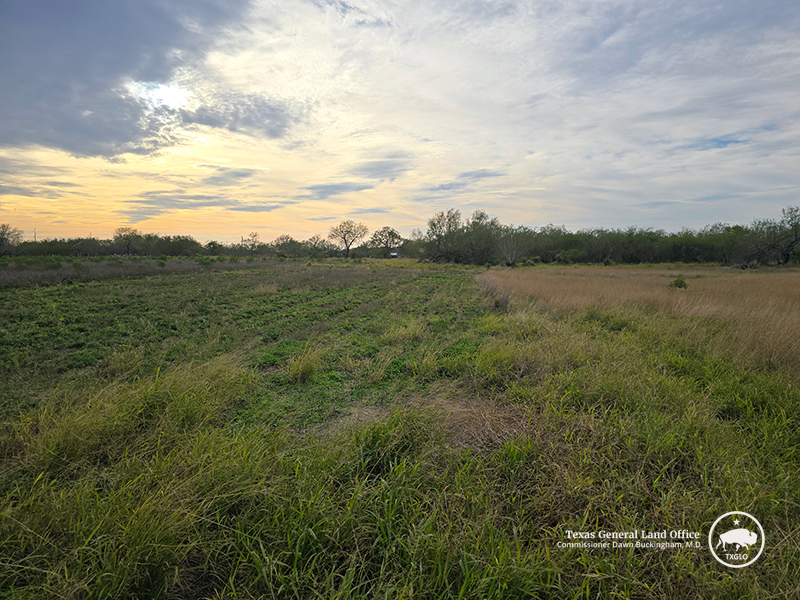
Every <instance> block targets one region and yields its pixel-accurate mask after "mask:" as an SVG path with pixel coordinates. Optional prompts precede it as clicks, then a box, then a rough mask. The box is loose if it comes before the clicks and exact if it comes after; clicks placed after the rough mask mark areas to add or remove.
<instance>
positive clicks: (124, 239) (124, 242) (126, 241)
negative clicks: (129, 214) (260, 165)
mask: <svg viewBox="0 0 800 600" xmlns="http://www.w3.org/2000/svg"><path fill="white" fill-rule="evenodd" d="M141 239H142V233H141V232H140V231H139V230H138V229H134V228H133V227H117V228H116V229H115V230H114V242H115V243H116V244H118V245H119V246H122V247H124V248H125V254H127V255H128V256H130V255H131V252H132V250H131V244H132V243H133V242H135V241H138V240H141Z"/></svg>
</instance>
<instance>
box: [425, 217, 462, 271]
mask: <svg viewBox="0 0 800 600" xmlns="http://www.w3.org/2000/svg"><path fill="white" fill-rule="evenodd" d="M460 231H461V212H460V211H458V210H456V209H455V208H451V209H450V210H448V211H447V212H446V213H445V212H438V213H436V214H435V215H433V216H432V217H431V218H430V219H428V232H427V233H426V234H425V240H426V242H427V244H426V245H427V248H426V254H427V255H428V257H429V258H431V259H433V260H437V261H439V260H444V261H455V259H456V249H457V247H458V239H457V238H458V234H459V232H460Z"/></svg>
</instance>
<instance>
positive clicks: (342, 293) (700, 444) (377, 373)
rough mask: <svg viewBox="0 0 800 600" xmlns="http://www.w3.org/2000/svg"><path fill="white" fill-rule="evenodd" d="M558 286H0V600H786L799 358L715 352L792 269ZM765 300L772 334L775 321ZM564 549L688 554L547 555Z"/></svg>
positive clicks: (420, 272) (289, 269) (785, 306)
mask: <svg viewBox="0 0 800 600" xmlns="http://www.w3.org/2000/svg"><path fill="white" fill-rule="evenodd" d="M561 271H563V274H561ZM561 271H558V270H555V269H544V268H533V269H515V270H498V269H491V270H489V271H486V270H485V269H476V268H466V267H455V266H437V265H417V264H414V263H411V262H404V261H374V262H369V261H367V262H365V263H361V264H352V263H343V262H337V261H332V262H327V263H307V262H296V261H286V262H283V263H277V262H276V263H268V264H265V265H256V266H253V267H252V268H249V269H242V270H232V271H218V270H205V271H202V270H198V271H196V272H194V271H192V272H183V273H181V272H175V273H167V272H164V273H162V274H157V275H150V276H146V277H134V278H126V279H107V280H101V281H85V282H71V283H68V284H59V285H52V286H50V287H27V288H25V287H23V288H16V289H11V290H6V291H2V292H0V381H2V382H4V385H3V386H2V390H1V391H0V419H1V420H2V430H0V494H1V495H2V496H1V498H2V500H0V502H2V504H0V545H1V547H0V596H3V597H10V598H33V597H37V598H41V597H61V598H145V597H148V598H149V597H154V598H261V597H266V598H476V599H478V598H525V597H534V598H536V597H538V598H598V597H602V598H607V597H610V598H674V597H681V598H683V597H709V598H711V597H717V598H749V597H752V598H756V597H757V598H783V597H792V596H795V597H797V596H798V595H800V575H798V572H797V564H798V562H799V561H800V550H798V543H797V539H798V525H799V524H800V504H798V500H797V499H798V497H800V474H799V473H798V448H800V429H799V428H798V422H797V415H798V409H800V390H798V388H797V387H796V384H797V376H796V373H797V370H796V369H795V363H794V362H793V360H796V356H795V357H793V358H791V359H784V358H781V357H782V356H783V355H784V353H785V352H786V351H787V349H789V350H790V349H792V348H794V349H795V354H796V346H791V343H792V341H793V340H791V339H790V338H791V336H787V337H780V336H778V337H777V338H775V339H776V342H775V344H771V343H770V341H769V340H770V339H771V338H768V337H767V336H768V335H771V334H769V332H768V331H767V332H764V333H763V335H762V337H763V339H762V340H761V341H760V342H759V343H758V344H757V345H755V346H753V348H749V349H748V350H747V351H746V352H742V350H741V342H740V341H741V340H745V339H753V340H755V339H756V338H758V336H757V335H756V334H755V333H752V332H754V331H756V329H759V327H761V328H762V330H763V327H766V326H767V325H766V323H768V319H765V320H764V321H763V323H764V324H765V325H763V326H757V327H754V326H752V322H753V319H757V318H760V317H754V316H753V315H755V314H757V313H758V311H760V310H761V309H762V308H764V306H763V305H764V304H765V301H764V297H762V296H759V294H760V293H762V290H766V289H768V288H769V289H772V288H771V287H770V286H774V289H776V290H782V289H790V286H791V285H792V281H793V280H791V277H795V276H796V274H792V273H788V272H785V271H780V272H774V273H772V272H770V273H764V274H758V275H753V276H752V277H760V278H761V279H758V282H759V283H758V284H757V285H755V286H754V287H748V286H747V285H745V284H744V283H743V282H746V281H750V279H748V278H749V277H751V276H750V275H744V274H740V273H734V272H732V271H730V270H722V269H711V268H708V269H705V270H703V271H689V270H686V269H683V271H681V272H680V273H678V272H673V271H671V270H667V271H664V272H659V271H655V270H653V271H649V274H645V271H642V270H638V271H637V270H633V269H631V270H628V269H621V270H619V272H617V271H608V270H607V269H604V268H600V267H598V268H586V269H575V270H570V269H564V268H562V269H561ZM681 273H682V274H684V275H685V276H686V281H687V282H688V283H689V288H688V289H677V290H669V289H668V288H667V284H668V283H669V282H670V281H671V280H672V279H674V278H675V277H676V276H677V275H678V274H681ZM611 275H614V277H611ZM694 275H702V277H694ZM787 278H789V279H787ZM734 280H735V281H736V283H732V282H733V281H734ZM754 281H755V280H754ZM787 282H788V283H787ZM595 284H597V285H600V286H601V288H602V289H600V288H592V285H595ZM570 286H576V287H570ZM724 286H733V287H728V288H726V289H728V290H731V289H735V290H737V292H736V294H733V293H732V292H730V291H728V292H727V293H726V292H724V291H720V290H721V289H722V288H724ZM787 286H788V287H787ZM593 289H594V291H593ZM576 290H583V292H582V295H581V296H579V295H578V294H577V291H576ZM597 290H600V291H597ZM637 290H638V291H637ZM648 290H649V292H652V293H653V296H654V297H656V299H651V298H650V297H649V296H648V297H647V298H644V297H642V295H643V294H644V295H645V296H646V295H647V294H648V293H649V292H648ZM795 290H796V285H795ZM776 294H777V296H776V298H777V299H776V302H778V303H780V304H775V305H774V307H773V310H782V311H784V312H783V314H781V316H780V319H782V320H783V321H782V322H783V323H784V326H783V328H781V327H773V329H770V330H769V331H774V332H776V334H777V333H780V332H781V331H782V330H783V329H790V328H791V327H795V328H796V327H797V325H796V323H797V322H799V321H798V315H797V297H796V292H795V295H794V296H793V295H792V294H791V292H788V293H787V294H786V295H785V296H780V294H778V292H776ZM734 295H739V296H746V297H749V298H750V306H751V307H753V311H752V312H751V313H747V312H746V311H745V310H744V309H743V308H742V307H741V306H744V305H746V304H747V302H746V301H745V303H744V304H742V305H739V304H737V303H736V302H733V301H732V300H731V298H732V296H734ZM658 298H661V299H660V300H659V299H658ZM698 307H706V308H698ZM715 311H717V312H715ZM792 311H794V312H792ZM742 315H749V316H746V317H742ZM779 322H781V321H779ZM759 323H762V321H759ZM747 336H753V337H752V338H748V337H747ZM737 340H739V341H737ZM753 343H754V344H755V342H753ZM795 343H796V342H795ZM787 344H788V345H787ZM733 510H738V511H746V512H748V513H750V514H752V515H754V516H756V517H757V518H758V519H759V521H760V522H761V524H762V525H763V527H764V530H765V532H766V548H765V550H764V553H763V554H762V556H761V557H760V558H759V559H758V561H757V562H756V563H755V564H753V565H751V566H748V567H746V568H742V569H731V568H728V567H724V566H723V565H721V564H719V563H717V562H716V561H715V560H714V559H713V557H712V556H711V553H710V551H709V548H708V542H707V536H708V531H709V528H710V527H711V525H712V523H713V522H714V521H715V520H716V519H717V517H719V516H720V515H722V514H724V513H726V512H729V511H733ZM570 530H571V531H582V532H597V531H601V530H605V531H630V530H647V531H662V530H667V531H670V530H687V531H691V532H700V534H701V537H700V542H701V544H700V547H698V548H693V547H692V548H682V549H673V548H668V549H661V550H658V549H653V548H648V549H635V548H615V549H597V548H595V549H576V548H560V547H558V544H559V543H560V542H567V541H570V538H569V537H568V534H567V532H568V531H570Z"/></svg>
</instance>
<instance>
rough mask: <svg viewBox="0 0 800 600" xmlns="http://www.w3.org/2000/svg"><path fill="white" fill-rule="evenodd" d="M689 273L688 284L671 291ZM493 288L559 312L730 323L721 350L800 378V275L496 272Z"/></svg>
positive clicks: (489, 279)
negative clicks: (646, 312) (602, 311)
mask: <svg viewBox="0 0 800 600" xmlns="http://www.w3.org/2000/svg"><path fill="white" fill-rule="evenodd" d="M681 274H683V275H684V276H685V278H686V281H687V283H688V284H689V287H688V288H687V289H671V288H669V283H670V281H671V280H673V279H675V278H676V276H678V275H681ZM480 280H481V281H482V282H483V283H484V284H485V285H489V286H494V287H497V288H499V289H502V290H507V291H510V292H512V293H514V294H517V295H520V296H526V297H530V298H535V299H536V301H537V306H539V307H541V308H545V309H549V310H554V311H582V310H586V309H589V308H592V307H604V308H616V309H625V308H633V309H636V308H643V307H644V308H650V309H655V310H657V311H662V312H665V313H668V314H672V315H678V316H690V317H702V318H709V319H715V320H719V321H722V322H724V323H727V324H728V327H727V328H726V330H725V332H724V333H723V334H721V335H720V336H719V338H718V339H717V341H716V344H715V346H716V347H717V349H718V350H720V351H722V352H724V353H726V354H727V355H729V356H733V357H734V358H735V359H738V360H741V361H743V362H744V363H745V364H749V365H758V366H767V367H780V368H782V369H784V370H785V371H786V372H787V373H794V374H798V373H800V294H798V292H797V290H798V289H800V272H797V271H766V272H741V271H736V270H733V269H726V268H683V269H682V271H680V272H678V271H676V270H672V269H661V268H646V269H635V268H625V269H619V268H618V269H614V268H605V267H604V268H600V267H576V268H566V269H565V268H534V269H492V270H491V271H487V272H486V273H484V274H482V275H481V276H480Z"/></svg>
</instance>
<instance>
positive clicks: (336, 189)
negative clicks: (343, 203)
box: [297, 181, 375, 200]
mask: <svg viewBox="0 0 800 600" xmlns="http://www.w3.org/2000/svg"><path fill="white" fill-rule="evenodd" d="M373 187H375V186H374V185H372V184H369V183H356V182H352V181H346V182H343V183H326V184H322V185H310V186H308V187H304V188H303V189H304V190H308V191H309V192H311V193H310V194H305V195H302V196H297V198H303V199H309V200H325V199H327V198H332V197H333V196H341V195H342V194H350V193H353V192H362V191H364V190H371V189H372V188H373Z"/></svg>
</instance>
